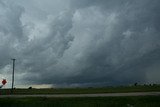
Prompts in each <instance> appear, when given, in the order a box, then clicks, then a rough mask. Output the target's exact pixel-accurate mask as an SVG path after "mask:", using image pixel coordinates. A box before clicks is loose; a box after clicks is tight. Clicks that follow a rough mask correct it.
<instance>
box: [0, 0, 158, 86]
mask: <svg viewBox="0 0 160 107" xmlns="http://www.w3.org/2000/svg"><path fill="white" fill-rule="evenodd" d="M159 12H160V1H159V0H0V76H1V77H3V78H6V79H7V80H8V87H10V84H11V73H12V60H11V58H16V67H15V86H16V85H26V84H29V85H32V84H38V85H41V84H43V85H44V84H51V85H53V86H62V87H63V86H68V87H70V86H73V87H81V86H108V85H128V84H134V83H135V82H138V83H160V78H159V77H160V14H159Z"/></svg>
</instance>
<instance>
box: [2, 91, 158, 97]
mask: <svg viewBox="0 0 160 107" xmlns="http://www.w3.org/2000/svg"><path fill="white" fill-rule="evenodd" d="M119 96H160V92H132V93H100V94H50V95H48V94H46V95H0V98H24V97H47V98H49V97H119Z"/></svg>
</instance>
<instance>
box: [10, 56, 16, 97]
mask: <svg viewBox="0 0 160 107" xmlns="http://www.w3.org/2000/svg"><path fill="white" fill-rule="evenodd" d="M15 60H16V59H12V61H13V72H12V90H11V93H12V94H13V86H14V68H15Z"/></svg>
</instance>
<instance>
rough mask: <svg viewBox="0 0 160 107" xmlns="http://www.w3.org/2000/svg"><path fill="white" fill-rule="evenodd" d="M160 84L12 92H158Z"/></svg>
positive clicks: (14, 92) (15, 91)
mask: <svg viewBox="0 0 160 107" xmlns="http://www.w3.org/2000/svg"><path fill="white" fill-rule="evenodd" d="M159 91H160V85H152V86H149V85H147V86H142V85H141V86H140V85H139V86H119V87H103V88H91V87H90V88H50V89H14V91H13V94H18V95H20V94H25V95H26V94H28V95H32V94H96V93H127V92H159ZM10 93H11V90H10V89H1V90H0V95H8V94H10Z"/></svg>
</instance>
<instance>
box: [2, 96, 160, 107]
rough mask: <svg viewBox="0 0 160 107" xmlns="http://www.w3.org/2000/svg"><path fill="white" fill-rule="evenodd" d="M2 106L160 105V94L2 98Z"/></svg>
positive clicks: (146, 106) (119, 106)
mask: <svg viewBox="0 0 160 107" xmlns="http://www.w3.org/2000/svg"><path fill="white" fill-rule="evenodd" d="M0 107H160V96H138V97H95V98H89V97H84V98H43V97H42V98H0Z"/></svg>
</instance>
